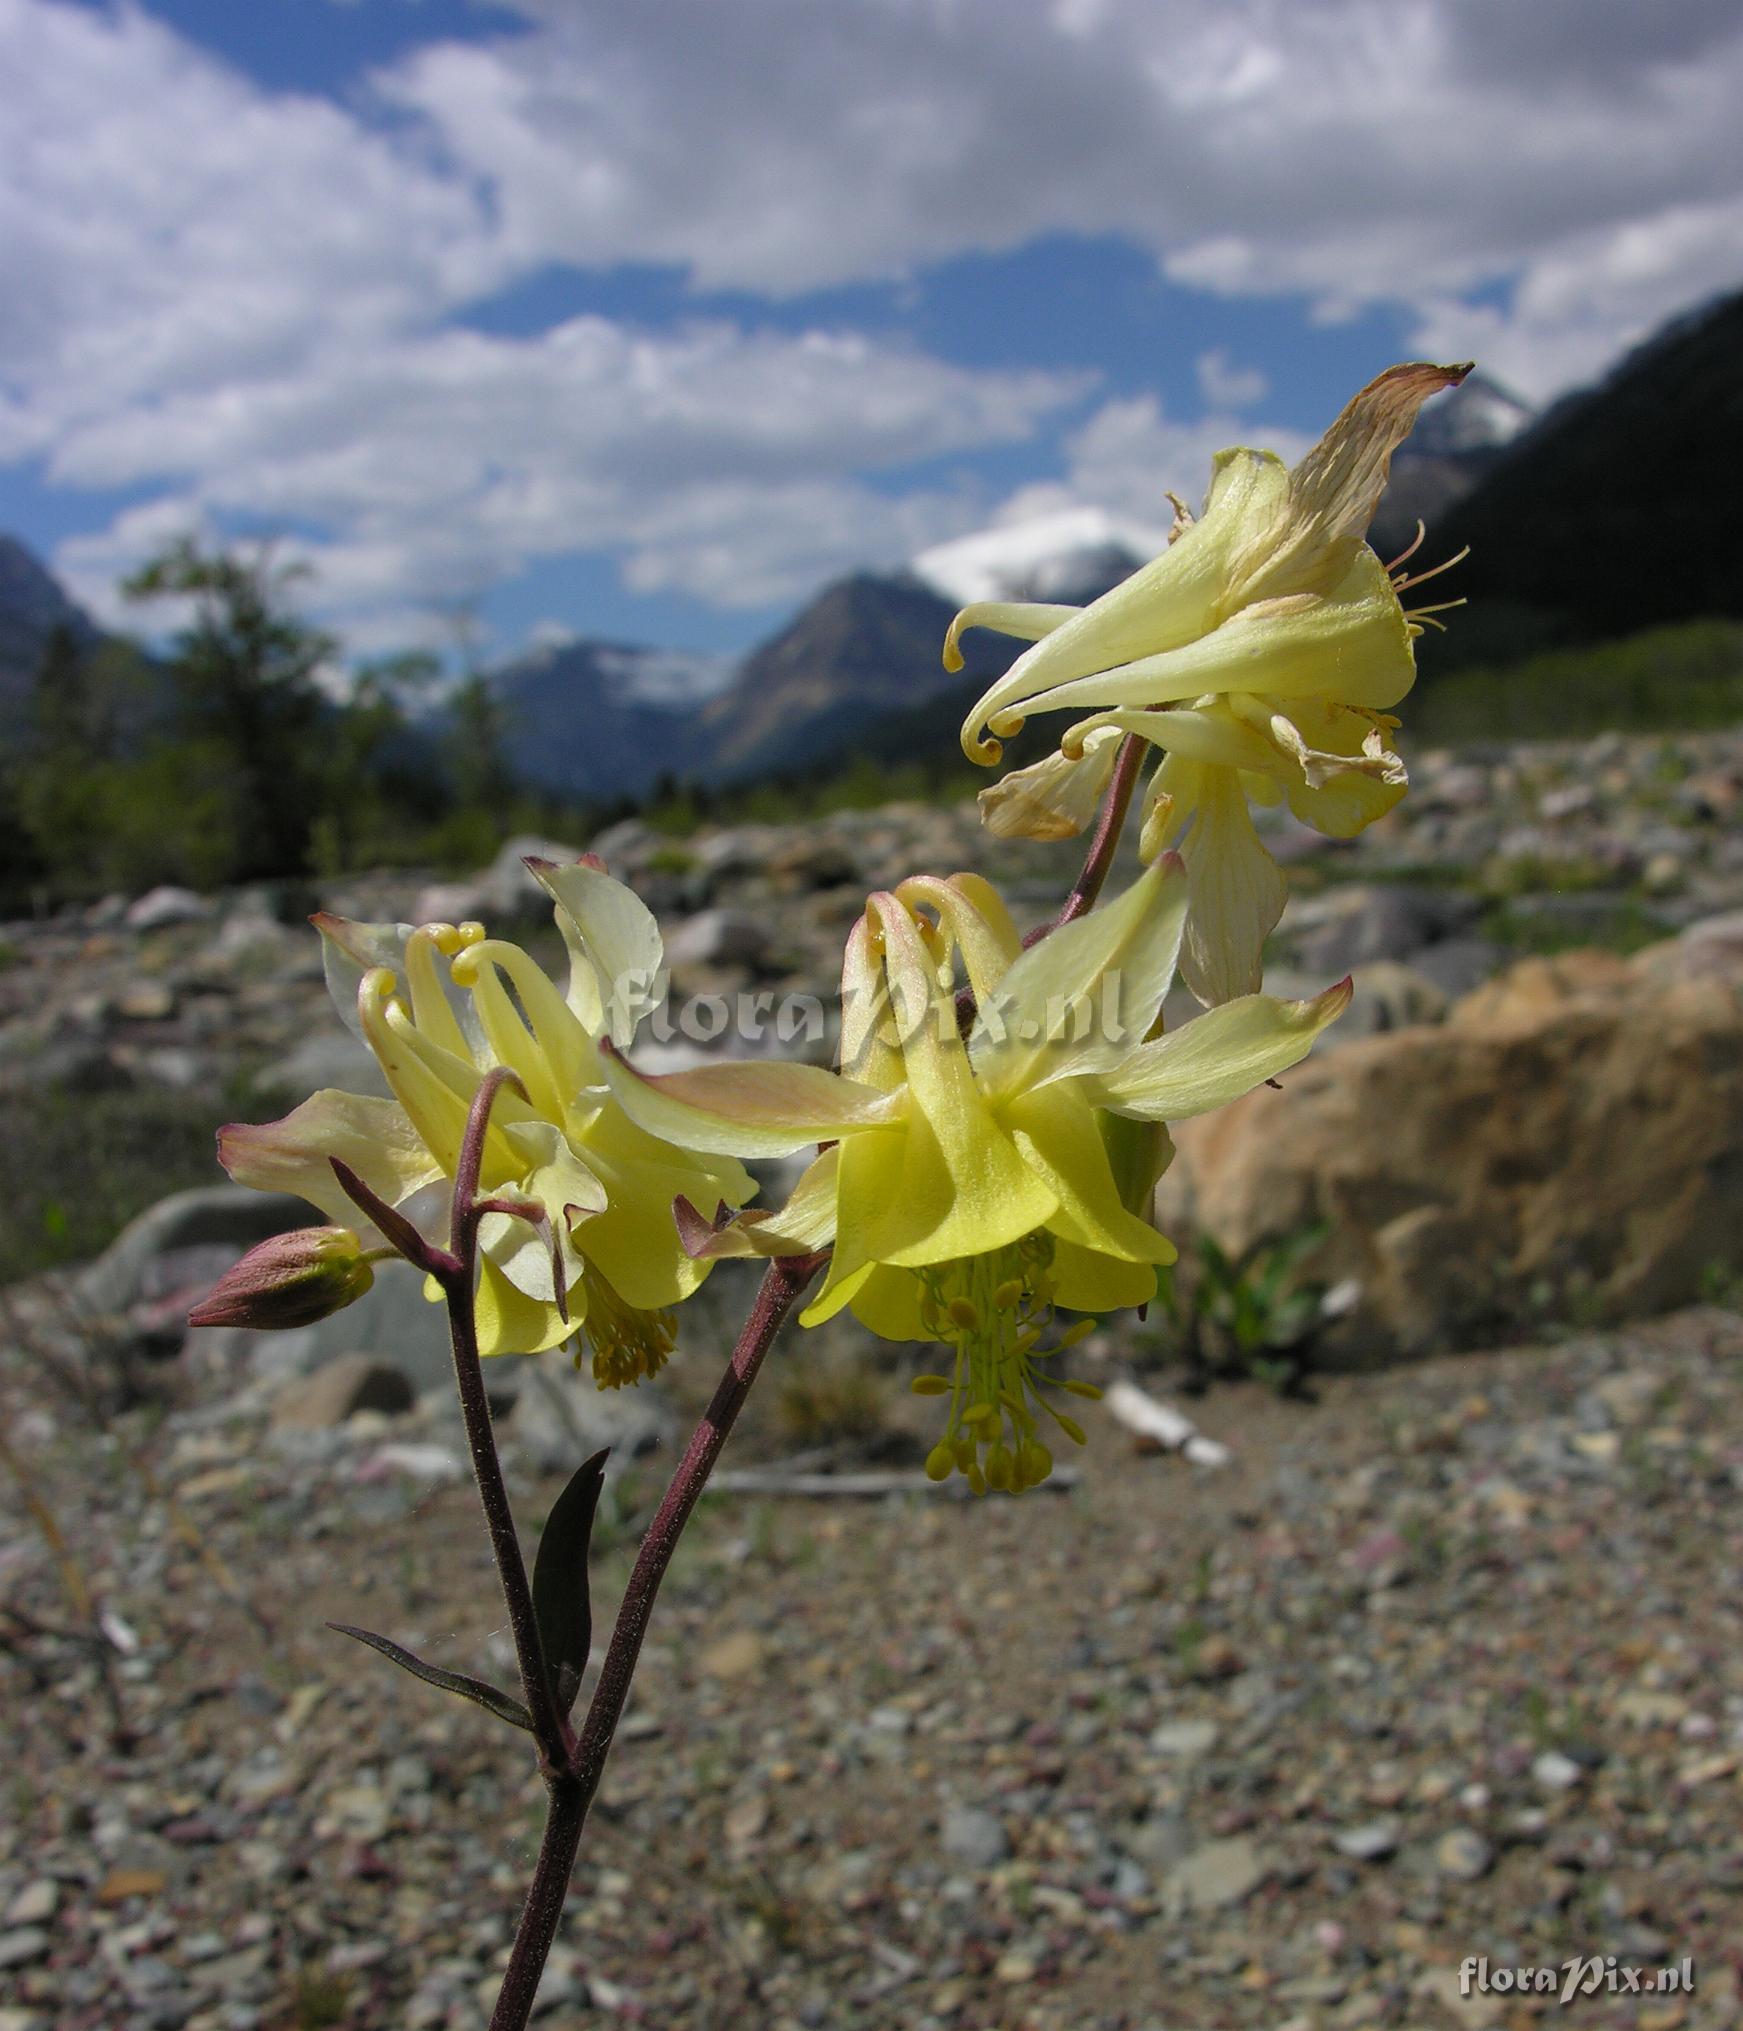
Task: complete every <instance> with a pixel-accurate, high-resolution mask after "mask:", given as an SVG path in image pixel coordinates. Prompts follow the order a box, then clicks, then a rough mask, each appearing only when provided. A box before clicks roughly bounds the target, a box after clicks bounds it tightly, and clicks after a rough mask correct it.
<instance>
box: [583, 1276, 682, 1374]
mask: <svg viewBox="0 0 1743 2031" xmlns="http://www.w3.org/2000/svg"><path fill="white" fill-rule="evenodd" d="M581 1284H582V1288H583V1289H584V1290H585V1292H586V1294H587V1316H586V1318H585V1319H584V1320H583V1321H582V1331H583V1332H584V1333H585V1334H586V1336H587V1344H588V1346H589V1347H590V1348H591V1349H592V1350H593V1379H594V1381H595V1382H597V1383H598V1385H599V1387H600V1388H601V1389H629V1388H633V1387H634V1385H635V1384H636V1383H638V1382H642V1381H645V1380H647V1379H648V1378H649V1377H650V1376H654V1375H658V1374H659V1372H660V1370H661V1369H662V1368H664V1367H665V1365H666V1363H667V1361H668V1360H670V1358H671V1354H672V1349H673V1348H674V1347H676V1346H677V1344H678V1315H677V1313H676V1312H675V1311H673V1310H672V1309H671V1308H670V1307H666V1308H663V1309H662V1310H660V1311H656V1312H646V1311H642V1310H641V1309H640V1308H639V1307H638V1306H635V1305H627V1304H625V1303H624V1301H623V1299H622V1298H621V1297H619V1296H618V1294H617V1291H616V1290H615V1289H614V1288H613V1286H612V1284H611V1283H610V1281H609V1280H608V1279H607V1278H606V1277H604V1276H602V1275H601V1274H600V1272H599V1271H598V1270H597V1269H596V1268H595V1267H594V1266H593V1264H592V1263H588V1264H587V1265H586V1266H585V1268H584V1269H583V1270H582V1272H581ZM575 1366H576V1367H577V1368H579V1367H580V1366H581V1347H580V1343H579V1342H577V1343H576V1347H575Z"/></svg>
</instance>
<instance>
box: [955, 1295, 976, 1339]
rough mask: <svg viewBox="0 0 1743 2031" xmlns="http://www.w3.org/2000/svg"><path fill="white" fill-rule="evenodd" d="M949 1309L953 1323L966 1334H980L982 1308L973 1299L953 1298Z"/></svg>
mask: <svg viewBox="0 0 1743 2031" xmlns="http://www.w3.org/2000/svg"><path fill="white" fill-rule="evenodd" d="M947 1309H948V1311H949V1313H950V1316H951V1319H952V1321H953V1322H954V1323H955V1324H956V1325H958V1326H960V1327H961V1328H962V1330H963V1331H964V1332H965V1333H977V1332H979V1330H980V1308H979V1306H978V1305H976V1303H975V1302H974V1300H973V1298H952V1299H951V1300H950V1303H949V1306H948V1307H947Z"/></svg>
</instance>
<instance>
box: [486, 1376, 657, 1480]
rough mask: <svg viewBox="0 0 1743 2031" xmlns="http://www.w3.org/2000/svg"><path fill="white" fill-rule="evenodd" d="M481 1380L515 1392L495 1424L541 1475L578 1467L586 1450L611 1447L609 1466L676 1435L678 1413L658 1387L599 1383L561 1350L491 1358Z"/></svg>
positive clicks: (619, 1465) (494, 1388) (493, 1388)
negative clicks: (511, 1405)
mask: <svg viewBox="0 0 1743 2031" xmlns="http://www.w3.org/2000/svg"><path fill="white" fill-rule="evenodd" d="M484 1379H485V1382H486V1384H487V1385H488V1386H489V1387H490V1390H491V1394H492V1395H495V1394H496V1393H497V1391H498V1389H499V1387H500V1388H501V1389H502V1391H503V1393H505V1394H512V1396H513V1397H514V1408H513V1410H512V1411H511V1412H510V1413H509V1414H508V1416H507V1417H506V1418H504V1419H503V1420H502V1422H501V1425H500V1427H499V1429H500V1431H501V1434H502V1437H503V1438H504V1439H506V1440H509V1441H511V1442H512V1443H513V1444H514V1445H515V1446H516V1447H517V1448H518V1449H519V1451H520V1452H521V1453H522V1454H523V1455H524V1456H525V1457H526V1459H527V1461H528V1463H529V1464H530V1465H532V1466H533V1467H535V1468H537V1470H538V1471H539V1472H540V1473H542V1474H559V1473H563V1472H565V1471H567V1470H568V1469H570V1468H574V1467H578V1466H579V1465H580V1464H581V1462H582V1461H583V1460H584V1459H586V1458H587V1456H588V1455H589V1454H590V1453H597V1452H599V1451H600V1450H601V1449H602V1448H604V1447H609V1448H610V1449H611V1461H610V1470H611V1471H612V1472H617V1471H620V1470H621V1469H622V1468H623V1467H624V1466H626V1465H627V1464H628V1462H629V1461H630V1460H632V1459H634V1458H635V1456H636V1455H637V1454H638V1453H645V1452H648V1451H650V1450H651V1449H652V1448H654V1447H655V1446H659V1445H662V1444H666V1443H668V1442H670V1441H672V1440H674V1439H675V1438H676V1437H677V1428H678V1420H677V1417H676V1414H675V1413H674V1411H673V1409H672V1406H671V1404H670V1402H669V1401H668V1400H667V1398H666V1395H665V1393H664V1391H662V1390H661V1389H659V1388H658V1387H657V1386H651V1385H649V1384H648V1383H645V1382H644V1383H642V1384H640V1385H639V1386H638V1387H637V1388H635V1389H601V1388H599V1386H598V1385H597V1384H596V1383H595V1382H594V1380H593V1378H592V1376H591V1374H590V1373H588V1372H587V1370H586V1368H585V1366H583V1368H582V1370H581V1371H580V1372H579V1373H578V1372H577V1371H576V1370H575V1369H573V1368H572V1367H571V1366H570V1365H569V1362H568V1360H567V1358H566V1357H565V1356H564V1355H562V1354H560V1353H552V1354H543V1355H532V1356H528V1357H526V1358H524V1359H523V1358H517V1357H514V1356H509V1357H506V1358H504V1359H503V1360H500V1361H493V1362H491V1364H490V1366H489V1367H488V1368H487V1369H486V1371H485V1378H484Z"/></svg>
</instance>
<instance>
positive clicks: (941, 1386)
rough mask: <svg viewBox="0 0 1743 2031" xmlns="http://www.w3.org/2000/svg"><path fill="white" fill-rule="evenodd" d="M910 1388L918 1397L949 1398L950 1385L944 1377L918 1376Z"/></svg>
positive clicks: (909, 1385) (910, 1384)
mask: <svg viewBox="0 0 1743 2031" xmlns="http://www.w3.org/2000/svg"><path fill="white" fill-rule="evenodd" d="M908 1387H909V1388H910V1389H911V1390H912V1391H913V1392H914V1394H915V1395H916V1396H948V1395H949V1394H950V1384H949V1383H948V1381H946V1380H945V1378H944V1377H943V1376H942V1375H916V1376H915V1377H914V1379H913V1381H912V1382H910V1383H909V1384H908Z"/></svg>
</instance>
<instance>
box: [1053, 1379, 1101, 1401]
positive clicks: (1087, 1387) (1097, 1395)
mask: <svg viewBox="0 0 1743 2031" xmlns="http://www.w3.org/2000/svg"><path fill="white" fill-rule="evenodd" d="M1059 1387H1060V1388H1061V1389H1066V1390H1069V1391H1070V1392H1071V1394H1072V1395H1073V1396H1081V1397H1083V1398H1084V1399H1085V1400H1086V1401H1087V1402H1090V1403H1100V1402H1101V1385H1100V1384H1099V1383H1096V1382H1079V1381H1077V1380H1076V1379H1075V1377H1074V1378H1073V1379H1072V1380H1071V1381H1069V1382H1062V1383H1060V1385H1059Z"/></svg>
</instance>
